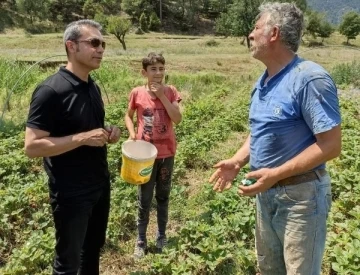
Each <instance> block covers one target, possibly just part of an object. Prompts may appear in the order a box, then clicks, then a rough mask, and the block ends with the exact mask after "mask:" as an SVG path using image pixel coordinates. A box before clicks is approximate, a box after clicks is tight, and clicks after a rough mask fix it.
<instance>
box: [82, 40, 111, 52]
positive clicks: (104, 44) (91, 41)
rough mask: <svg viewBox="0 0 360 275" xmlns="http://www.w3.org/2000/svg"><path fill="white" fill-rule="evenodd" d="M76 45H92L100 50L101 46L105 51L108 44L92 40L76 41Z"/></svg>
mask: <svg viewBox="0 0 360 275" xmlns="http://www.w3.org/2000/svg"><path fill="white" fill-rule="evenodd" d="M75 42H76V43H80V42H85V43H88V44H90V45H91V47H93V48H98V47H99V46H100V45H101V47H102V48H103V49H104V50H105V47H106V42H105V41H102V40H100V39H99V38H91V39H89V40H76V41H75Z"/></svg>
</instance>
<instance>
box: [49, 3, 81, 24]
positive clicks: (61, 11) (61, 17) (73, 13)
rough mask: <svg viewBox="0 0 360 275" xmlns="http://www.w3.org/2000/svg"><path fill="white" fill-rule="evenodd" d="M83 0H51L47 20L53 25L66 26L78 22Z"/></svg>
mask: <svg viewBox="0 0 360 275" xmlns="http://www.w3.org/2000/svg"><path fill="white" fill-rule="evenodd" d="M84 2H85V0H81V1H75V0H52V1H51V2H50V5H49V19H50V20H51V21H53V22H54V23H63V24H68V23H70V22H72V21H75V20H78V19H80V18H79V15H81V14H82V8H83V4H84Z"/></svg>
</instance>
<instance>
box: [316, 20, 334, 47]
mask: <svg viewBox="0 0 360 275" xmlns="http://www.w3.org/2000/svg"><path fill="white" fill-rule="evenodd" d="M333 32H334V28H333V26H331V24H330V23H329V22H328V21H325V20H324V21H323V22H322V23H321V25H320V28H319V31H318V35H319V37H321V38H322V42H324V38H328V37H330V35H331V34H332V33H333Z"/></svg>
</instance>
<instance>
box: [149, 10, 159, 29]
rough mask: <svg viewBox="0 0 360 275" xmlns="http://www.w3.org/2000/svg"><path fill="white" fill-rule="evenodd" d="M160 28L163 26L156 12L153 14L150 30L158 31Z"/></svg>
mask: <svg viewBox="0 0 360 275" xmlns="http://www.w3.org/2000/svg"><path fill="white" fill-rule="evenodd" d="M160 26H161V21H160V19H159V17H157V15H156V13H155V12H153V13H151V15H150V19H149V30H151V31H158V30H159V28H160Z"/></svg>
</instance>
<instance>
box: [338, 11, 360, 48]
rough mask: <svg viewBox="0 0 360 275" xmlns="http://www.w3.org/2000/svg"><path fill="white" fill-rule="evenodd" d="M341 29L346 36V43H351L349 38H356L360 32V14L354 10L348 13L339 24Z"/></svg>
mask: <svg viewBox="0 0 360 275" xmlns="http://www.w3.org/2000/svg"><path fill="white" fill-rule="evenodd" d="M339 31H340V33H341V34H342V35H345V36H346V38H347V41H346V43H347V44H349V40H350V39H355V38H356V36H357V35H358V34H359V33H360V15H359V14H358V13H356V12H354V11H351V12H348V13H346V14H345V15H344V17H343V20H342V22H341V24H340V26H339Z"/></svg>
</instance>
